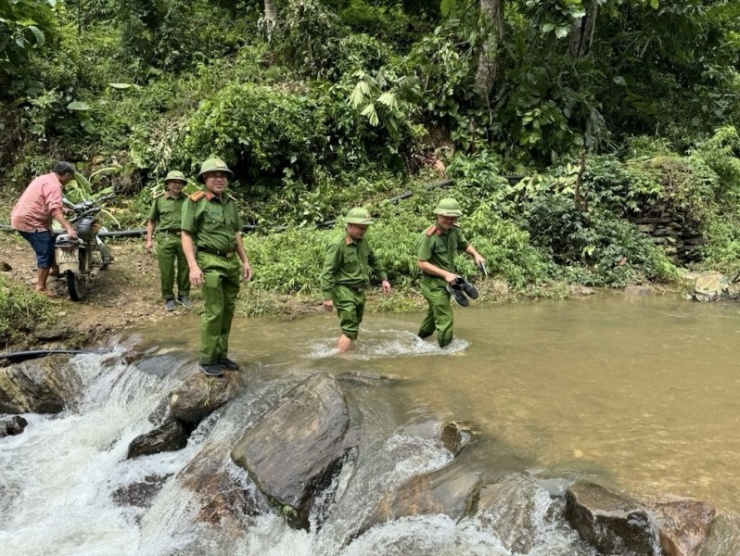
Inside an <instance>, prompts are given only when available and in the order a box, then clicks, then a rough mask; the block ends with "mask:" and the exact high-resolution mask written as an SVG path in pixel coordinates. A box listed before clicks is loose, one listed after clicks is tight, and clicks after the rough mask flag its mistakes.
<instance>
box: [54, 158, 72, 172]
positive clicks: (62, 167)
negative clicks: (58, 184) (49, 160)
mask: <svg viewBox="0 0 740 556" xmlns="http://www.w3.org/2000/svg"><path fill="white" fill-rule="evenodd" d="M51 171H52V172H54V173H55V174H59V175H60V176H61V175H62V174H74V173H75V167H74V165H72V164H70V163H69V162H64V161H62V160H60V161H59V162H57V163H56V164H54V168H52V170H51Z"/></svg>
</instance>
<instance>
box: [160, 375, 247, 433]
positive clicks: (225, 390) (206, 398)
mask: <svg viewBox="0 0 740 556" xmlns="http://www.w3.org/2000/svg"><path fill="white" fill-rule="evenodd" d="M244 384H245V379H244V375H243V374H242V373H240V372H238V371H226V372H225V373H224V375H223V376H220V377H209V376H206V375H205V374H204V373H202V372H199V371H195V372H194V373H193V374H191V375H190V376H189V377H188V378H186V379H185V380H184V381H183V382H182V383H181V384H180V385H179V386H178V387H177V388H176V389H175V390H174V391H173V392H172V393H170V395H169V404H170V414H171V415H172V416H173V417H175V418H176V419H180V420H181V421H187V422H190V423H199V422H200V421H202V420H203V419H204V418H205V417H206V416H208V415H210V414H211V413H213V412H214V411H215V410H216V409H218V408H219V407H221V406H222V405H224V404H225V403H226V402H228V401H229V400H230V399H232V398H233V397H234V396H236V394H237V393H238V392H239V390H240V389H241V388H242V387H243V386H244Z"/></svg>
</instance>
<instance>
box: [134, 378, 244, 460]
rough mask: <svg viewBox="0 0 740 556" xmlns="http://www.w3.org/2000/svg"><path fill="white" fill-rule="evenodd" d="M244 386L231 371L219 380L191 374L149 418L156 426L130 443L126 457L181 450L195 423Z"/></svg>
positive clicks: (232, 396) (224, 402)
mask: <svg viewBox="0 0 740 556" xmlns="http://www.w3.org/2000/svg"><path fill="white" fill-rule="evenodd" d="M244 383H245V379H244V376H243V375H242V373H239V372H234V371H229V372H226V373H224V375H223V376H221V377H209V376H206V375H205V374H203V373H201V372H196V373H194V374H192V375H191V376H189V377H188V378H186V379H185V380H184V381H182V383H180V384H179V385H178V387H177V388H175V390H174V391H172V392H171V393H170V394H169V395H168V396H167V399H166V400H163V401H162V402H160V404H159V405H158V406H157V408H156V409H155V410H154V412H153V414H152V415H150V416H149V420H150V422H152V423H157V426H156V427H155V428H154V429H152V430H151V431H149V432H147V433H144V434H140V435H139V436H137V437H136V438H134V439H133V440H132V441H131V443H130V444H129V446H128V456H127V458H128V459H131V458H135V457H139V456H146V455H151V454H158V453H159V452H171V451H175V450H180V449H182V448H184V447H185V446H187V443H188V438H189V437H190V434H191V433H192V432H193V430H195V428H196V427H197V426H198V423H200V422H201V421H202V420H203V419H205V418H206V417H207V416H208V415H210V414H211V413H213V412H214V411H215V410H217V409H218V408H220V407H222V406H223V405H225V404H226V403H227V402H228V401H229V400H231V399H232V398H234V397H235V396H236V395H237V394H238V393H239V391H240V390H241V388H242V387H243V386H244Z"/></svg>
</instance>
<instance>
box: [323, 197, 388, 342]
mask: <svg viewBox="0 0 740 556" xmlns="http://www.w3.org/2000/svg"><path fill="white" fill-rule="evenodd" d="M345 222H346V223H347V227H346V229H345V232H344V233H343V234H342V235H340V236H337V237H336V238H335V239H334V240H332V241H330V242H329V245H328V246H327V249H326V256H325V257H324V268H323V271H322V272H321V290H322V291H323V292H324V309H326V310H327V311H329V312H331V310H332V309H333V308H334V307H336V308H337V315H339V327H340V328H341V329H342V335H341V336H340V337H339V344H338V346H337V349H338V350H339V351H340V352H344V351H347V350H348V349H349V348H350V347H352V342H353V341H354V340H356V339H357V334H358V331H359V329H360V323H361V322H362V316H363V314H364V312H365V289H366V288H367V287H368V286H369V285H370V272H371V271H372V272H374V273H375V275H376V276H377V277H378V278H379V279H380V280H381V288H382V290H383V293H386V294H387V293H390V291H391V284H390V282H388V278H387V276H386V273H385V271H384V270H383V269H382V268H381V267H380V266H379V265H378V262H377V260H376V259H375V256H374V255H373V251H372V249H371V247H370V244H369V243H368V241H367V240H366V239H364V236H365V232H367V229H368V227H369V226H370V224H372V223H373V220H372V219H371V218H370V213H368V211H367V210H365V209H364V208H353V209H352V210H350V211H349V212H348V213H347V218H345Z"/></svg>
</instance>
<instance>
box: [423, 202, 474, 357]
mask: <svg viewBox="0 0 740 556" xmlns="http://www.w3.org/2000/svg"><path fill="white" fill-rule="evenodd" d="M434 214H435V215H436V222H435V223H434V224H433V225H431V226H429V227H428V228H427V229H426V230H425V231H424V232H423V233H422V234H421V237H420V238H419V248H418V252H417V257H418V263H417V264H418V266H419V269H420V270H421V271H422V277H421V293H422V295H423V296H424V299H426V300H427V303H428V304H429V309H428V310H427V315H426V317H425V318H424V320H423V321H422V323H421V326H420V327H419V337H420V338H422V339H423V338H428V337H429V336H431V335H432V334H434V331H435V330H436V331H437V341H438V342H439V347H441V348H443V347H446V346H447V345H449V343H450V342H451V341H452V321H453V319H452V307H451V306H450V291H451V287H448V285H449V286H453V285H455V284H456V283H457V281H458V279H459V278H460V275H459V274H457V270H456V267H455V254H456V253H457V252H458V251H459V252H461V253H467V254H468V255H470V256H471V257H473V260H474V261H475V264H476V265H483V264H485V262H486V261H485V259H484V258H483V257H481V256H480V254H479V253H478V251H476V250H475V248H474V247H473V246H472V245H470V244H469V243H468V242H467V241H466V240H465V238H464V237H463V234H462V231H460V228H458V227H457V219H458V218H459V217H460V216H462V210H460V205H459V204H458V202H457V201H456V200H455V199H449V198H448V199H442V200H441V201H440V202H439V204H438V205H437V207H436V208H435V209H434ZM460 295H462V293H460ZM463 297H464V296H463Z"/></svg>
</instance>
